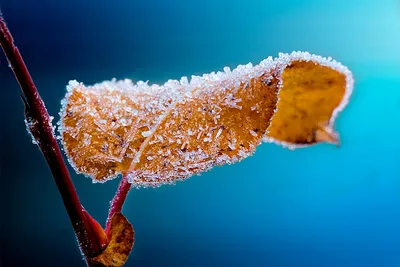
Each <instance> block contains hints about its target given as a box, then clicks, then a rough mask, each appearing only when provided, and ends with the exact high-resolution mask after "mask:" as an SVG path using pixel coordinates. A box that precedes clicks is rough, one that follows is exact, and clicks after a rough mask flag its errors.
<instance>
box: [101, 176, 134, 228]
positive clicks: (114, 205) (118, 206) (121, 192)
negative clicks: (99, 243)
mask: <svg viewBox="0 0 400 267" xmlns="http://www.w3.org/2000/svg"><path fill="white" fill-rule="evenodd" d="M131 187H132V184H131V183H129V182H128V177H127V175H123V176H122V179H121V181H120V182H119V185H118V189H117V192H116V193H115V195H114V198H113V199H112V200H111V202H110V210H109V212H108V217H107V222H106V234H107V235H109V232H110V226H111V225H110V224H111V219H112V217H113V216H114V214H115V213H117V212H121V211H122V207H123V205H124V203H125V200H126V197H127V196H128V193H129V190H130V189H131Z"/></svg>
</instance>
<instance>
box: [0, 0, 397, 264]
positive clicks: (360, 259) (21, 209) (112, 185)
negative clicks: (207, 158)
mask: <svg viewBox="0 0 400 267" xmlns="http://www.w3.org/2000/svg"><path fill="white" fill-rule="evenodd" d="M0 7H1V8H2V10H3V13H4V15H5V17H6V19H7V20H8V24H9V27H10V29H11V31H12V32H13V34H14V37H15V40H16V42H17V44H18V46H19V48H20V50H21V52H22V54H23V56H24V58H25V61H26V63H27V65H28V67H29V69H30V71H31V74H32V76H33V77H34V80H35V82H36V84H37V86H38V88H39V91H40V93H41V95H42V97H43V99H44V101H45V103H46V104H47V107H48V109H49V112H50V113H51V114H52V115H55V116H56V118H58V116H57V113H58V110H59V108H60V100H61V99H62V98H63V96H64V94H65V85H66V84H67V83H68V81H69V80H70V79H77V80H79V81H82V82H84V83H86V84H92V83H95V82H100V81H102V80H106V79H107V80H108V79H111V78H113V77H116V78H133V79H135V80H137V79H141V80H150V81H151V82H156V83H162V82H165V81H166V80H167V79H170V78H179V77H181V76H183V75H191V74H202V73H206V72H211V71H216V70H220V69H222V68H223V67H224V66H230V67H231V68H233V67H235V66H236V65H238V64H243V63H248V62H253V63H258V62H259V61H261V60H262V59H264V58H266V57H267V56H270V55H272V56H276V55H277V53H278V52H291V51H293V50H306V51H310V52H312V53H315V54H321V55H324V56H332V57H333V58H335V59H337V60H339V61H341V62H342V63H343V64H345V65H347V66H349V68H350V69H351V70H352V71H353V72H354V76H355V80H356V83H355V91H354V95H353V96H352V98H351V101H350V105H349V106H348V108H347V109H346V110H345V111H344V112H343V113H342V114H341V116H340V118H339V119H338V121H337V124H336V129H337V130H338V131H339V132H340V133H341V140H342V147H341V148H340V149H338V148H336V147H334V146H329V145H318V146H315V147H312V148H308V149H299V150H296V151H289V150H286V149H283V148H281V147H278V146H275V145H273V144H263V145H262V146H260V147H259V149H258V150H257V153H256V155H255V156H253V157H250V158H248V159H246V160H244V161H243V162H241V163H239V164H236V165H232V166H223V167H218V168H215V169H213V170H212V171H210V172H208V173H205V174H203V175H201V176H200V177H193V178H191V179H189V180H187V181H185V182H183V183H178V184H177V185H176V186H165V187H162V188H159V189H141V190H133V191H132V192H131V193H130V195H129V198H128V201H127V202H126V205H125V207H124V213H125V215H126V216H127V217H128V218H129V219H130V221H131V222H132V223H133V225H134V227H135V230H136V243H135V246H134V248H133V251H132V254H131V256H130V258H129V261H128V263H127V266H160V267H161V266H185V267H186V266H201V267H203V266H210V267H211V266H232V267H233V266H271V267H278V266H279V267H302V266H304V267H321V266H324V267H325V266H326V267H331V266H332V267H338V266H340V267H344V266H351V267H353V266H355V267H358V266H363V267H367V266H374V267H375V266H378V267H381V266H383V267H386V266H387V267H398V266H400V180H399V178H400V165H399V159H398V154H399V150H400V144H399V140H398V138H399V130H400V126H399V122H400V119H399V114H400V3H399V1H395V0H381V1H377V0H376V1H365V0H329V1H327V0H326V1H321V0H309V1H300V0H299V1H295V0H279V1H276V0H275V1H267V0H263V1H262V0H260V1H257V0H238V1H233V0H230V1H228V0H220V1H211V0H191V1H184V0H169V1H162V0H136V1H129V0H124V1H122V0H119V1H105V0H85V1H82V0H69V1H54V0H42V1H32V0H0ZM0 54H1V53H0ZM18 90H19V88H18V85H17V83H16V82H15V80H14V77H13V75H12V73H11V71H10V69H9V68H8V67H7V62H6V61H5V58H4V57H3V55H2V54H1V55H0V101H1V103H0V109H1V110H0V114H1V124H0V127H1V136H0V140H1V143H0V145H1V147H0V150H1V169H0V171H1V183H0V189H1V194H0V197H1V203H2V204H1V206H0V209H1V210H0V216H1V217H0V219H1V220H0V222H1V223H0V227H1V228H0V229H1V232H0V239H1V248H0V259H1V260H0V265H1V266H7V267H8V266H84V262H83V261H82V258H81V256H80V254H79V251H78V248H77V245H76V241H75V238H74V235H73V231H72V228H71V226H70V222H69V220H68V217H67V215H66V213H65V210H64V209H63V204H62V201H61V199H60V197H59V195H58V192H57V189H56V187H55V185H54V182H53V180H52V178H51V175H50V173H49V171H48V169H47V166H46V163H45V161H44V160H43V158H42V156H41V154H40V153H39V151H38V149H37V147H36V146H34V145H32V144H31V140H30V137H29V136H28V134H27V133H26V131H25V125H24V123H23V111H22V110H23V107H22V103H21V101H20V99H19V95H18ZM73 180H74V182H75V184H76V186H77V190H78V192H79V195H80V197H81V199H82V202H83V203H84V205H85V207H86V208H87V209H88V210H89V211H90V212H91V213H92V214H93V216H94V217H95V218H96V219H97V220H99V221H100V222H104V221H105V218H106V214H107V210H108V201H109V200H110V199H111V198H112V196H113V194H114V191H115V189H116V186H117V183H118V181H117V180H114V181H111V182H108V183H106V184H95V185H93V184H92V183H91V181H90V180H89V179H87V178H85V177H83V176H77V175H75V174H73Z"/></svg>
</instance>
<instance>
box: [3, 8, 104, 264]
mask: <svg viewBox="0 0 400 267" xmlns="http://www.w3.org/2000/svg"><path fill="white" fill-rule="evenodd" d="M0 46H1V47H2V49H3V51H4V53H5V55H6V57H7V59H8V62H9V64H10V67H11V69H12V70H13V72H14V75H15V78H16V79H17V81H18V83H19V85H20V87H21V90H22V93H23V95H21V97H22V98H23V101H24V103H25V116H26V121H27V125H28V128H29V130H30V132H31V134H32V136H33V138H34V139H35V140H36V142H37V144H38V146H39V148H40V150H41V151H42V153H43V156H44V157H45V159H46V161H47V164H48V166H49V168H50V170H51V173H52V175H53V178H54V181H55V182H56V185H57V187H58V190H59V192H60V194H61V197H62V199H63V202H64V205H65V208H66V210H67V213H68V216H69V218H70V220H71V223H72V226H73V228H74V231H75V234H76V237H77V239H78V242H79V245H80V248H81V250H82V252H83V253H84V255H85V256H86V257H90V256H92V255H96V254H98V253H100V252H101V251H102V249H104V248H105V246H106V245H107V241H105V240H106V239H104V237H105V233H104V231H103V229H101V228H100V227H97V225H96V223H97V222H96V221H94V219H93V218H91V217H90V215H89V214H88V213H87V212H86V211H85V210H84V208H83V207H82V205H81V202H80V200H79V198H78V195H77V193H76V190H75V187H74V185H73V183H72V180H71V177H70V175H69V172H68V169H67V166H66V165H65V162H64V160H63V157H62V154H61V151H60V148H59V146H58V143H57V140H56V138H55V137H54V133H53V128H52V124H51V120H50V117H49V114H48V112H47V110H46V107H45V105H44V103H43V100H42V99H41V97H40V95H39V93H38V91H37V89H36V86H35V84H34V83H33V80H32V77H31V75H30V74H29V72H28V69H27V67H26V65H25V63H24V61H23V59H22V56H21V54H20V52H19V50H18V48H17V47H16V46H15V44H14V40H13V38H12V35H11V33H10V31H9V30H8V28H7V26H6V23H5V21H4V18H3V17H2V16H1V15H0Z"/></svg>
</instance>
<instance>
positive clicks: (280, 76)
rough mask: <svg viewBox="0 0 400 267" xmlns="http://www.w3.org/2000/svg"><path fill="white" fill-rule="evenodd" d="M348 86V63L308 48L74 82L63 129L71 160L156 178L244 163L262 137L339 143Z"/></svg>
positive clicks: (92, 168) (82, 167) (149, 181)
mask: <svg viewBox="0 0 400 267" xmlns="http://www.w3.org/2000/svg"><path fill="white" fill-rule="evenodd" d="M352 86H353V79H352V75H351V73H350V71H349V70H348V69H347V68H346V67H344V66H343V65H341V64H340V63H338V62H336V61H332V60H331V59H325V58H322V57H319V56H314V55H310V54H309V53H302V52H295V53H292V54H290V55H288V54H280V56H279V58H277V59H275V60H273V59H272V58H268V59H266V60H264V61H262V62H261V63H260V64H259V65H256V66H252V65H251V64H248V65H245V66H239V67H238V68H236V69H235V70H233V71H230V70H229V68H225V69H224V72H218V73H211V74H206V75H203V76H202V77H196V76H192V78H191V80H190V82H189V81H188V79H187V78H185V77H183V78H182V79H181V80H180V81H174V80H170V81H168V82H167V83H165V84H164V85H162V86H158V85H152V86H149V85H147V83H143V82H139V83H137V84H133V83H132V82H131V81H130V80H124V81H115V80H114V81H111V82H103V83H100V84H96V85H94V86H89V87H86V86H84V85H83V84H81V83H77V82H76V81H73V82H70V84H69V86H68V93H67V96H66V99H65V100H64V104H63V109H62V111H61V116H62V118H61V127H60V132H61V136H62V139H63V143H64V148H65V151H66V153H67V155H68V157H69V159H70V162H71V163H72V164H73V166H75V168H76V169H77V171H78V172H82V173H84V174H86V175H89V176H91V177H92V178H93V179H94V181H99V182H102V181H106V180H107V179H110V178H113V177H115V176H116V175H117V174H120V173H122V174H126V175H128V176H129V178H130V181H131V182H132V183H134V185H135V186H138V187H140V186H159V185H161V184H166V183H174V182H175V181H176V180H182V179H185V178H187V177H190V176H191V175H193V174H198V173H200V172H203V171H206V170H208V169H210V168H211V167H213V166H215V165H222V164H226V163H228V164H230V163H234V162H236V161H239V160H241V159H243V158H245V157H247V156H248V155H250V154H252V153H253V152H254V151H255V149H256V147H257V145H259V144H260V143H261V142H262V140H264V141H272V142H276V143H280V144H283V145H286V146H289V147H292V148H294V147H297V146H306V145H312V144H316V143H319V142H324V141H326V142H331V143H338V137H337V134H336V133H335V132H334V130H333V124H334V119H335V117H336V115H337V114H338V112H339V111H341V110H342V109H343V108H344V106H345V105H346V104H347V101H348V98H349V96H350V94H351V90H352Z"/></svg>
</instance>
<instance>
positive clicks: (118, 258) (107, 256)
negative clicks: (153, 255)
mask: <svg viewBox="0 0 400 267" xmlns="http://www.w3.org/2000/svg"><path fill="white" fill-rule="evenodd" d="M109 240H110V241H109V243H108V245H107V247H106V249H105V250H104V251H103V252H102V253H101V254H99V255H97V256H96V257H93V258H90V259H89V261H90V263H91V264H90V266H99V267H101V266H104V267H121V266H123V265H124V264H125V262H126V261H127V260H128V256H129V254H130V252H131V250H132V247H133V243H134V231H133V228H132V225H131V224H130V223H129V221H128V220H127V219H126V218H125V216H124V215H122V214H121V213H119V212H117V213H115V214H114V216H113V217H112V219H111V225H110V232H109Z"/></svg>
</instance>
